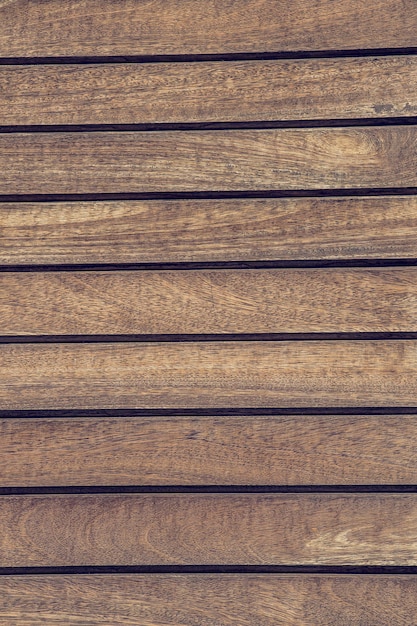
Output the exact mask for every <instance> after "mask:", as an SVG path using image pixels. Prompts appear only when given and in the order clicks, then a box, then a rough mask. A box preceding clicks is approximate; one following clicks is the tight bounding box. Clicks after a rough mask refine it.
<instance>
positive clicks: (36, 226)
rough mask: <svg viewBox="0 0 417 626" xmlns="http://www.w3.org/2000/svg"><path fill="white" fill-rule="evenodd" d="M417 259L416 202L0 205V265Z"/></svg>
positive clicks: (355, 199)
mask: <svg viewBox="0 0 417 626" xmlns="http://www.w3.org/2000/svg"><path fill="white" fill-rule="evenodd" d="M387 257H388V258H406V257H409V258H416V257H417V196H381V197H339V198H338V197H333V198H267V199H233V200H232V199H229V200H164V201H162V200H156V201H154V200H146V201H129V202H122V201H118V202H51V203H41V202H39V203H28V202H26V203H13V202H6V203H0V263H2V264H4V265H12V264H16V265H18V264H26V265H27V264H35V265H36V264H39V265H40V264H45V263H46V264H47V263H74V264H75V263H139V262H141V263H147V262H164V263H168V262H178V261H251V260H252V261H253V260H255V261H256V260H274V259H288V260H294V259H347V258H356V259H357V258H359V259H367V258H371V259H373V258H387Z"/></svg>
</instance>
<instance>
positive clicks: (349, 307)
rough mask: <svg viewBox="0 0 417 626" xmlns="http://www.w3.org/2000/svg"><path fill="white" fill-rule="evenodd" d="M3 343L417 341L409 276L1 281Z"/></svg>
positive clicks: (299, 272) (228, 274) (280, 273)
mask: <svg viewBox="0 0 417 626" xmlns="http://www.w3.org/2000/svg"><path fill="white" fill-rule="evenodd" d="M0 328H1V334H2V335H77V334H78V335H90V334H91V335H94V334H100V333H102V334H116V335H117V334H121V335H123V334H145V335H146V334H193V333H200V334H204V333H206V334H208V333H297V332H299V333H310V332H366V331H369V332H376V331H386V332H396V331H399V332H401V331H405V332H407V331H409V332H410V331H417V268H416V267H408V268H403V267H397V268H391V269H388V268H387V269H381V268H368V269H273V270H197V271H181V272H178V271H166V270H165V271H112V272H103V271H98V272H87V271H82V272H40V273H32V272H30V273H8V272H6V273H3V274H0Z"/></svg>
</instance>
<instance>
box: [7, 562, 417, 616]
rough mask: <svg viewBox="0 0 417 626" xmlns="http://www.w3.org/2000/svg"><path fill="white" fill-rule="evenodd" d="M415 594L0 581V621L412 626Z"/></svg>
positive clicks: (271, 582) (291, 583)
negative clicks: (393, 625)
mask: <svg viewBox="0 0 417 626" xmlns="http://www.w3.org/2000/svg"><path fill="white" fill-rule="evenodd" d="M416 593H417V578H416V577H415V576H399V577H394V576H323V575H319V576H315V575H301V576H300V575H299V576H294V575H277V574H275V575H245V576H239V575H235V574H226V575H225V574H223V575H192V576H187V575H183V574H171V575H161V574H158V575H152V576H144V575H119V576H112V575H105V576H83V575H81V576H25V577H17V576H2V577H1V578H0V621H3V623H4V624H7V625H8V626H22V625H23V624H25V626H44V625H47V626H62V625H63V624H65V625H66V626H86V624H88V625H89V626H104V625H106V626H109V625H110V624H111V626H178V624H181V625H182V626H213V625H214V624H216V625H217V624H219V625H220V624H221V625H222V626H254V625H255V624H256V625H257V626H260V625H262V626H277V625H280V626H300V625H305V626H311V625H313V624H314V626H334V625H335V624H340V625H342V624H346V625H347V624H363V625H365V624H366V626H392V624H395V625H396V626H413V625H414V624H415V621H414V615H415V602H416ZM387 598H389V599H390V601H389V602H387Z"/></svg>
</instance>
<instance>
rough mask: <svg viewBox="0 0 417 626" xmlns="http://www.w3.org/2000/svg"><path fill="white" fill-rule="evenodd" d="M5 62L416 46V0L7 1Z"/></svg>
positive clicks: (0, 37) (3, 9)
mask: <svg viewBox="0 0 417 626" xmlns="http://www.w3.org/2000/svg"><path fill="white" fill-rule="evenodd" d="M0 22H1V23H2V28H1V31H0V33H1V34H0V56H3V57H10V56H33V55H34V56H71V55H79V56H80V55H81V56H82V55H93V56H97V55H152V54H205V53H214V54H220V53H225V52H226V53H230V52H270V51H280V50H317V49H319V50H320V49H322V50H328V49H355V48H384V47H408V46H416V45H417V41H416V29H417V9H416V4H415V2H414V0H402V2H398V0H375V2H373V3H369V4H365V3H364V2H363V1H362V0H344V1H343V2H338V3H337V4H336V5H335V3H334V2H333V1H332V0H313V1H311V0H281V1H280V2H276V1H275V0H239V2H234V1H233V0H152V1H151V0H141V1H140V2H138V1H137V0H120V1H119V2H117V5H115V4H114V2H113V1H112V0H96V1H95V2H94V5H92V4H91V2H89V0H66V2H65V3H63V2H62V0H48V1H47V2H46V3H45V2H42V1H40V0H2V2H1V5H0Z"/></svg>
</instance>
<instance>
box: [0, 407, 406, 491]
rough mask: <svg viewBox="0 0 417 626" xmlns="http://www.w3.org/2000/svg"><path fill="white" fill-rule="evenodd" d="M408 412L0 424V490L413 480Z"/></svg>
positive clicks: (43, 420)
mask: <svg viewBox="0 0 417 626" xmlns="http://www.w3.org/2000/svg"><path fill="white" fill-rule="evenodd" d="M416 448H417V415H324V416H322V415H304V416H263V417H262V416H250V415H243V416H239V417H233V416H227V417H210V416H205V417H173V416H169V417H151V418H146V417H124V418H92V417H87V418H83V417H76V418H75V417H74V418H70V419H69V418H68V419H54V418H41V419H21V418H19V419H12V418H8V419H3V420H0V457H1V460H2V463H1V474H0V486H3V487H11V486H18V487H21V486H71V485H81V486H88V485H159V486H163V485H364V484H365V485H371V484H373V485H378V484H385V485H386V484H392V485H398V484H414V483H416V482H417V459H416Z"/></svg>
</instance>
